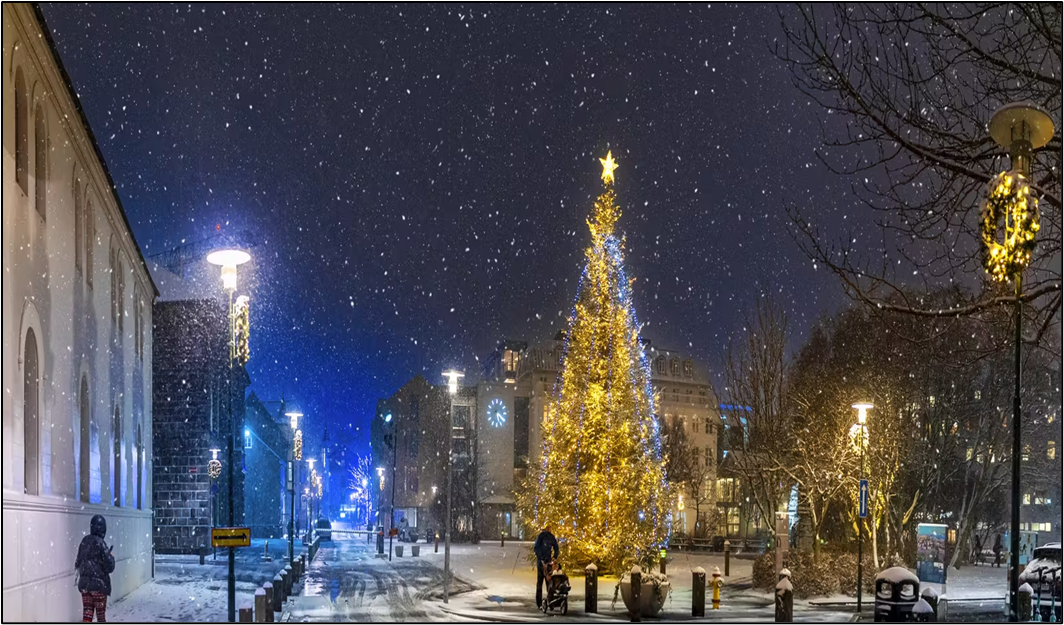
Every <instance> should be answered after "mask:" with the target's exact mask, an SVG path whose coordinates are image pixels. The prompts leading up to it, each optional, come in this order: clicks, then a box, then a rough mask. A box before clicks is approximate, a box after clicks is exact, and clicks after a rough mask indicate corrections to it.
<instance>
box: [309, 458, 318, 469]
mask: <svg viewBox="0 0 1064 625" xmlns="http://www.w3.org/2000/svg"><path fill="white" fill-rule="evenodd" d="M315 460H317V458H307V468H309V469H310V470H311V472H313V471H314V461H315Z"/></svg>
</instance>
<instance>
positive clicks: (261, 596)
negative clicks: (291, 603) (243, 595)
mask: <svg viewBox="0 0 1064 625" xmlns="http://www.w3.org/2000/svg"><path fill="white" fill-rule="evenodd" d="M270 609H271V610H272V609H273V606H270ZM255 622H256V623H265V622H266V591H265V590H263V589H261V588H258V589H256V590H255Z"/></svg>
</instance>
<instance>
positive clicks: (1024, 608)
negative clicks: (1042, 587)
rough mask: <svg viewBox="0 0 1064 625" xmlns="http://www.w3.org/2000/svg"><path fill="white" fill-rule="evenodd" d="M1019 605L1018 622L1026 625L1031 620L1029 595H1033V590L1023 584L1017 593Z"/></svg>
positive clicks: (1028, 585)
mask: <svg viewBox="0 0 1064 625" xmlns="http://www.w3.org/2000/svg"><path fill="white" fill-rule="evenodd" d="M1018 592H1019V593H1020V594H1019V604H1020V622H1021V623H1026V622H1027V621H1029V620H1031V595H1033V594H1034V588H1031V585H1030V584H1026V583H1025V584H1024V585H1023V586H1020V589H1019V591H1018Z"/></svg>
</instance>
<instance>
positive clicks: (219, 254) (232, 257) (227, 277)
mask: <svg viewBox="0 0 1064 625" xmlns="http://www.w3.org/2000/svg"><path fill="white" fill-rule="evenodd" d="M249 260H251V254H248V253H247V252H245V251H243V250H218V251H216V252H211V253H210V254H208V255H207V262H208V263H210V264H212V265H218V266H220V267H221V268H222V286H223V287H225V289H226V290H227V291H235V290H236V268H237V265H243V264H244V263H246V262H248V261H249Z"/></svg>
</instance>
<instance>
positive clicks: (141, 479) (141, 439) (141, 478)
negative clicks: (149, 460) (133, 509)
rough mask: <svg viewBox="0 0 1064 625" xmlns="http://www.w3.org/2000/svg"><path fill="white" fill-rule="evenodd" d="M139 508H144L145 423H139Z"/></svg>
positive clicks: (137, 460)
mask: <svg viewBox="0 0 1064 625" xmlns="http://www.w3.org/2000/svg"><path fill="white" fill-rule="evenodd" d="M136 462H137V510H143V509H144V462H145V458H144V430H143V424H141V423H140V422H138V423H137V457H136Z"/></svg>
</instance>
